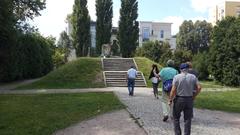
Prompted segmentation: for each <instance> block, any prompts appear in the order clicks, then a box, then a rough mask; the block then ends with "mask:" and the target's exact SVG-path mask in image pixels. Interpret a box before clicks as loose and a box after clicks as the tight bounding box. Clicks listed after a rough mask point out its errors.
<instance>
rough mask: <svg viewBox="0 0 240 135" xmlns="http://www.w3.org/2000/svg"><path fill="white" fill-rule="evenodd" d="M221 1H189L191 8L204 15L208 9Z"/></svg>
mask: <svg viewBox="0 0 240 135" xmlns="http://www.w3.org/2000/svg"><path fill="white" fill-rule="evenodd" d="M223 1H224V0H191V6H192V8H193V9H194V10H195V11H197V12H201V13H206V12H207V11H208V10H209V8H211V7H214V6H215V5H217V4H218V3H220V2H223Z"/></svg>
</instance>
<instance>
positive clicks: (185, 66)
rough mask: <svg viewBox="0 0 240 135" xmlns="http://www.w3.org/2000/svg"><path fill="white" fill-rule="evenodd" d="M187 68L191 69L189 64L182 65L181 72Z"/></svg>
mask: <svg viewBox="0 0 240 135" xmlns="http://www.w3.org/2000/svg"><path fill="white" fill-rule="evenodd" d="M187 68H189V65H188V64H187V63H182V64H181V65H180V70H183V69H187Z"/></svg>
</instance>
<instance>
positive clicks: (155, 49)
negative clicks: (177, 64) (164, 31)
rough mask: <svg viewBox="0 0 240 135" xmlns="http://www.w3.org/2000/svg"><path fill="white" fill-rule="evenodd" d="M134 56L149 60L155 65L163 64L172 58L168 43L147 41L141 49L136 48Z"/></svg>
mask: <svg viewBox="0 0 240 135" xmlns="http://www.w3.org/2000/svg"><path fill="white" fill-rule="evenodd" d="M135 55H136V56H141V57H146V58H149V59H151V60H153V61H155V62H157V63H161V64H164V63H166V61H167V60H168V59H171V58H172V50H171V49H170V45H169V43H168V42H162V41H155V42H152V41H148V42H145V43H143V46H142V47H141V48H137V51H136V54H135Z"/></svg>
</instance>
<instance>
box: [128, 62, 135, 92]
mask: <svg viewBox="0 0 240 135" xmlns="http://www.w3.org/2000/svg"><path fill="white" fill-rule="evenodd" d="M136 77H137V71H136V69H134V67H133V66H131V68H130V69H129V70H128V71H127V78H126V79H127V84H128V92H129V96H133V94H134V86H135V79H136Z"/></svg>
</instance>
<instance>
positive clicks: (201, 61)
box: [192, 52, 209, 80]
mask: <svg viewBox="0 0 240 135" xmlns="http://www.w3.org/2000/svg"><path fill="white" fill-rule="evenodd" d="M192 64H193V68H194V69H196V70H197V71H198V73H199V77H198V78H199V79H200V80H206V79H208V76H209V71H208V66H209V59H208V53H207V52H203V53H198V54H197V55H194V56H193V62H192Z"/></svg>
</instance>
